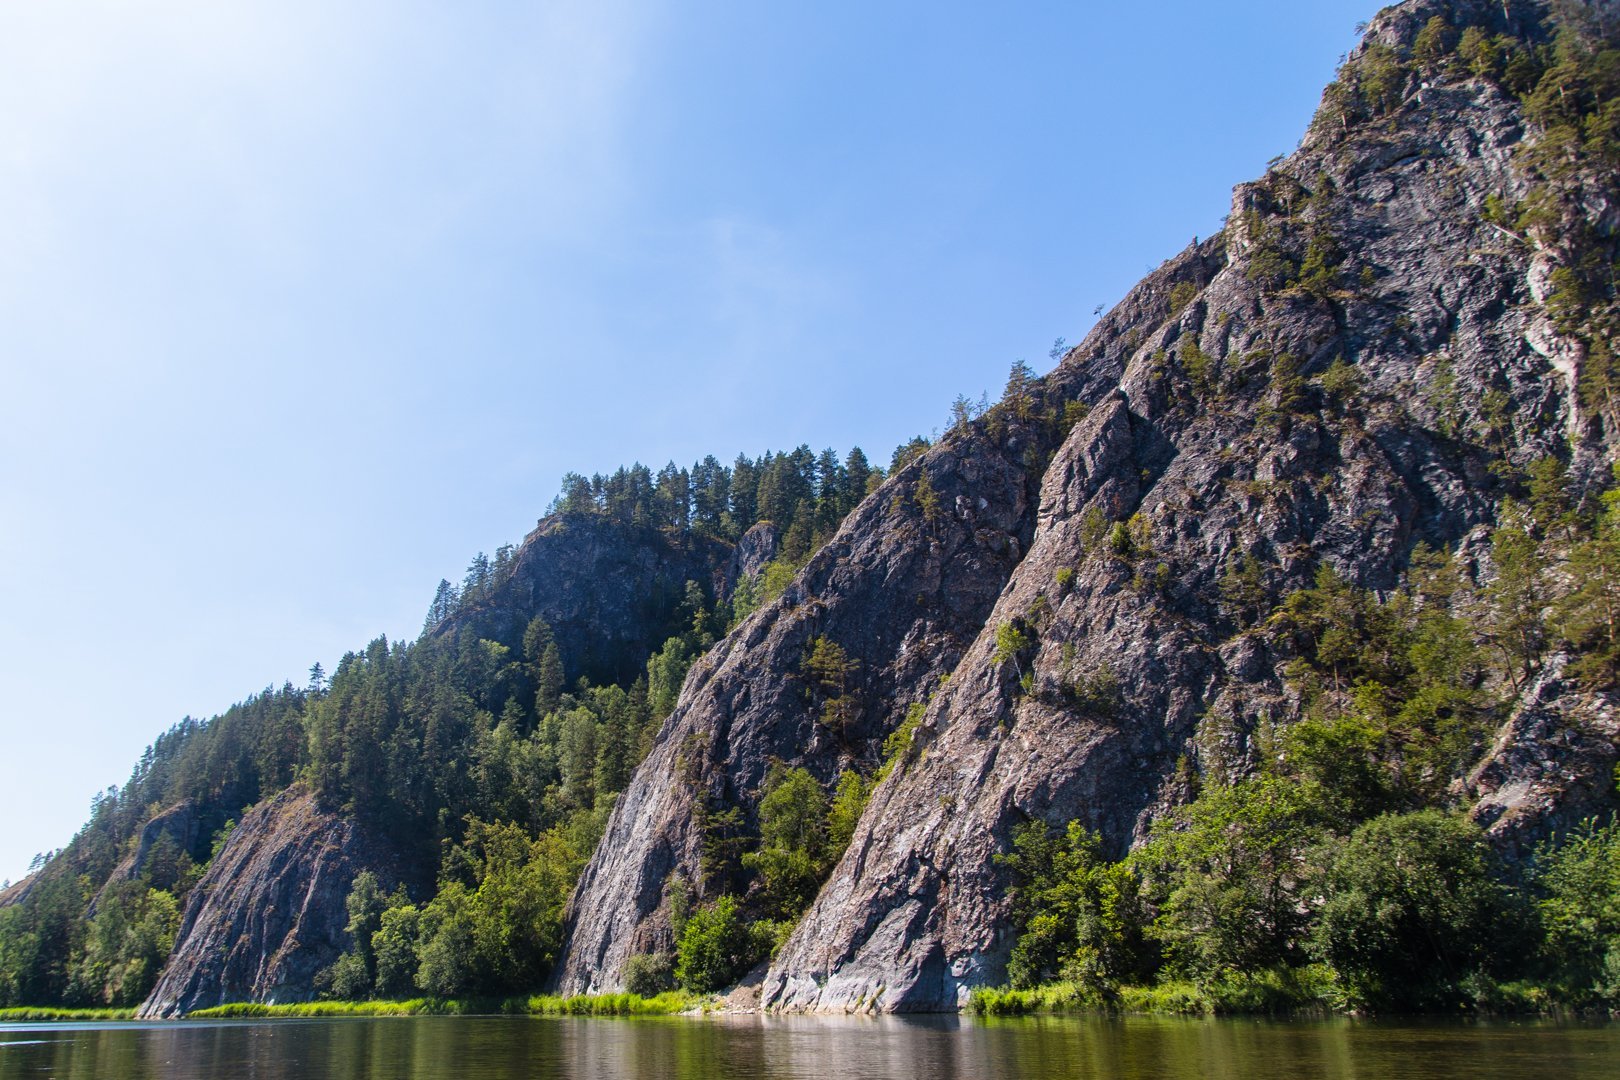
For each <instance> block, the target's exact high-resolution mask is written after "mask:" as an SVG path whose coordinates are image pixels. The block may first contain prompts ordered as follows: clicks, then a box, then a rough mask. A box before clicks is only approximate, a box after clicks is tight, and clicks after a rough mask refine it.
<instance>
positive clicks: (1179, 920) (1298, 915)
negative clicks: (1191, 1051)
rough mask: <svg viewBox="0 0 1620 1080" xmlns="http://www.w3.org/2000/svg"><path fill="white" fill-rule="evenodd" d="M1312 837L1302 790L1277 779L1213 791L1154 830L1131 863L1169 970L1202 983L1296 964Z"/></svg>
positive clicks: (1315, 831)
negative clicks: (1302, 877)
mask: <svg viewBox="0 0 1620 1080" xmlns="http://www.w3.org/2000/svg"><path fill="white" fill-rule="evenodd" d="M1318 835H1319V833H1318V826H1317V824H1316V821H1315V815H1314V808H1313V807H1312V806H1311V805H1310V803H1309V801H1308V800H1307V799H1306V797H1305V795H1304V793H1303V792H1302V791H1301V790H1300V788H1299V786H1298V785H1297V784H1293V783H1290V782H1287V781H1284V780H1281V779H1274V778H1263V779H1260V780H1252V781H1245V782H1243V783H1240V784H1237V785H1234V786H1232V787H1214V788H1210V789H1208V790H1206V791H1205V792H1204V794H1202V795H1201V796H1200V797H1199V798H1198V799H1197V800H1195V801H1194V802H1193V803H1191V804H1190V805H1188V806H1185V807H1183V808H1182V809H1181V810H1179V811H1177V812H1176V813H1175V814H1174V815H1172V816H1171V817H1169V818H1167V819H1165V820H1164V821H1162V822H1160V823H1159V824H1157V825H1156V826H1155V827H1154V830H1153V834H1152V836H1151V838H1150V839H1149V841H1148V842H1147V843H1146V844H1144V845H1143V846H1142V847H1141V848H1139V849H1138V850H1137V851H1136V852H1134V853H1133V854H1132V856H1131V862H1132V864H1133V865H1134V867H1135V868H1136V869H1137V870H1138V871H1139V872H1140V873H1141V875H1142V879H1143V882H1144V891H1145V893H1146V895H1148V896H1149V897H1150V898H1151V900H1152V902H1153V904H1154V906H1155V907H1156V908H1157V910H1158V916H1157V918H1155V919H1154V921H1153V923H1152V925H1151V926H1150V927H1148V930H1147V933H1148V935H1149V936H1150V937H1151V938H1152V939H1153V940H1155V941H1157V942H1159V943H1160V944H1161V945H1163V946H1164V949H1165V956H1166V960H1167V962H1168V963H1169V965H1170V967H1171V970H1172V971H1175V972H1179V973H1183V974H1186V975H1188V976H1191V977H1193V978H1194V979H1199V980H1208V979H1212V978H1214V977H1216V976H1219V975H1221V974H1223V973H1226V972H1237V973H1254V972H1257V971H1261V970H1264V969H1267V968H1271V967H1274V966H1276V965H1278V964H1287V963H1294V962H1297V961H1298V960H1300V959H1301V957H1302V952H1301V945H1302V938H1303V935H1304V932H1305V930H1306V927H1307V921H1306V919H1307V916H1306V914H1305V913H1304V912H1303V911H1302V909H1301V905H1300V896H1299V892H1298V865H1299V861H1300V858H1301V856H1302V855H1303V853H1304V852H1305V851H1306V849H1307V848H1309V847H1310V846H1311V845H1312V844H1313V843H1314V842H1315V841H1316V840H1317V838H1318Z"/></svg>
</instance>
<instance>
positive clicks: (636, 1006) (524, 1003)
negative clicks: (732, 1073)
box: [186, 993, 708, 1020]
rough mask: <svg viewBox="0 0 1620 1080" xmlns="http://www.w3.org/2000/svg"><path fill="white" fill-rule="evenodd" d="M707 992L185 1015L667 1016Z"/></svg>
mask: <svg viewBox="0 0 1620 1080" xmlns="http://www.w3.org/2000/svg"><path fill="white" fill-rule="evenodd" d="M707 1002H708V999H707V998H701V997H694V996H692V995H691V994H683V993H667V994H659V995H657V996H656V997H642V996H640V995H639V994H576V995H573V996H571V997H553V996H535V997H511V998H411V999H409V1000H407V1001H306V1002H297V1003H292V1004H287V1005H261V1004H257V1003H254V1002H236V1003H233V1004H230V1005H216V1006H214V1007H212V1008H208V1009H196V1010H194V1011H192V1012H189V1013H187V1014H186V1019H188V1020H232V1019H258V1018H274V1017H306V1018H308V1017H337V1016H479V1015H483V1016H489V1015H504V1016H669V1015H672V1014H675V1013H683V1012H692V1011H694V1010H699V1009H702V1008H704V1007H705V1005H706V1004H707Z"/></svg>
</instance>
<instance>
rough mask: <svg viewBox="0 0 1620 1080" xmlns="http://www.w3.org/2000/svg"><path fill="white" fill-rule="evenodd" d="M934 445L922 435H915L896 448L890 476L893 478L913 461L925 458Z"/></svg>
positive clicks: (891, 462)
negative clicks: (925, 454)
mask: <svg viewBox="0 0 1620 1080" xmlns="http://www.w3.org/2000/svg"><path fill="white" fill-rule="evenodd" d="M932 445H934V444H933V443H931V442H929V441H928V440H927V439H925V438H923V437H922V436H921V435H914V436H912V437H911V438H910V439H908V440H907V441H906V442H903V443H901V444H900V445H899V446H897V447H895V448H894V455H893V456H892V457H891V458H890V459H889V475H890V476H893V475H894V474H895V473H898V472H899V471H900V470H901V469H903V468H905V467H906V466H907V465H910V464H911V463H912V462H913V461H915V460H916V459H918V458H920V457H922V456H923V454H924V453H925V452H926V451H927V450H928V448H929V447H930V446H932Z"/></svg>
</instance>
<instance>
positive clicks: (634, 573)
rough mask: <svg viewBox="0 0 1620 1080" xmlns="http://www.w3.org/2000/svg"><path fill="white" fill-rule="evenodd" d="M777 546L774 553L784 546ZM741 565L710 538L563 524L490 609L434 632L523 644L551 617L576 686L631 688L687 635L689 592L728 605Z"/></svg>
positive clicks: (558, 522) (588, 519)
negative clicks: (663, 649) (670, 643)
mask: <svg viewBox="0 0 1620 1080" xmlns="http://www.w3.org/2000/svg"><path fill="white" fill-rule="evenodd" d="M750 535H752V534H750ZM756 546H762V545H761V544H759V543H756ZM769 546H770V549H771V550H772V551H773V552H774V550H775V544H774V539H772V541H771V542H770V545H769ZM767 558H769V556H767ZM735 563H736V560H735V559H734V557H733V548H732V545H730V544H727V543H724V542H723V541H720V540H715V539H713V538H710V537H705V536H700V535H697V534H687V535H685V536H681V535H677V534H675V533H673V532H666V531H664V530H661V529H654V528H649V527H643V526H635V525H626V524H623V523H621V522H618V521H614V520H611V519H609V518H607V517H603V516H600V515H596V514H553V515H551V516H550V517H547V518H545V519H544V520H542V521H541V522H540V524H539V526H538V527H537V528H536V529H535V530H534V531H533V532H532V533H530V534H529V535H528V536H527V537H526V538H525V539H524V541H523V544H522V546H521V547H520V548H519V549H518V551H517V554H516V556H515V558H514V562H513V567H512V571H511V573H510V574H509V575H508V576H507V577H506V578H505V579H504V580H503V581H501V582H500V583H499V584H498V585H497V586H496V587H495V589H494V590H493V592H492V594H491V595H490V597H489V598H488V599H486V600H483V601H481V602H479V603H477V604H475V605H472V606H471V607H470V608H469V609H467V610H464V611H461V612H458V613H457V614H456V615H455V616H454V617H452V618H451V619H448V620H446V621H445V622H444V623H442V624H440V625H439V626H438V627H436V628H435V630H434V632H436V633H445V632H449V631H451V630H454V629H459V628H461V627H466V626H470V627H472V628H474V629H475V630H476V631H477V633H478V634H479V636H481V637H485V638H489V639H491V640H495V641H511V642H516V641H521V640H522V638H523V631H524V628H525V627H527V626H528V624H529V621H530V620H531V619H533V618H534V617H535V616H541V617H543V618H544V619H545V620H546V621H547V622H548V623H550V624H551V628H552V631H553V633H554V634H555V636H556V640H557V650H558V653H559V654H560V655H561V657H562V662H563V668H564V671H565V673H566V674H567V678H568V681H569V682H570V683H572V682H573V681H574V680H575V679H577V678H579V677H580V676H581V675H583V676H585V677H586V678H588V679H590V680H591V681H592V682H593V683H597V684H605V683H614V682H625V683H627V682H629V681H630V680H632V679H633V678H634V677H635V676H636V675H637V674H638V673H640V672H641V671H642V669H643V668H644V667H645V666H646V663H647V657H649V656H650V655H652V653H653V652H654V650H656V649H658V648H659V647H660V646H662V645H663V644H664V641H665V640H666V639H667V638H668V637H669V636H670V635H671V634H673V633H676V632H678V631H679V630H680V629H683V627H681V626H679V625H677V624H678V623H679V621H680V620H679V615H678V612H679V609H680V604H681V601H682V599H683V598H684V596H685V591H686V583H687V582H688V581H696V582H698V583H699V584H701V585H703V586H704V587H705V589H706V590H707V591H708V592H709V593H710V595H712V596H717V597H728V596H730V595H731V590H732V588H733V586H734V585H735V583H736V576H735V575H736V570H735V569H734V567H735Z"/></svg>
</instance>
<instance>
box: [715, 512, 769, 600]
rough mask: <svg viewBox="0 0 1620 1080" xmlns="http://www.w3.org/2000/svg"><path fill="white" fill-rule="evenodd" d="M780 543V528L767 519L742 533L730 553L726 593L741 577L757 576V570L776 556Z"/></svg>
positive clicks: (763, 567) (761, 568)
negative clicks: (735, 547)
mask: <svg viewBox="0 0 1620 1080" xmlns="http://www.w3.org/2000/svg"><path fill="white" fill-rule="evenodd" d="M780 544H781V535H780V530H779V529H777V527H776V526H775V524H773V523H772V522H769V521H761V522H760V523H758V524H757V525H755V526H754V527H753V528H751V529H749V530H748V531H747V532H745V533H743V534H742V538H741V539H740V540H738V541H737V549H736V551H734V552H732V555H731V567H730V570H729V573H728V574H727V579H728V580H727V581H726V586H727V588H726V592H727V594H729V593H730V591H731V589H732V588H735V587H736V583H737V582H739V581H741V580H742V579H743V578H745V577H756V576H758V574H759V572H760V571H761V570H763V569H765V564H766V563H768V562H770V561H771V560H772V559H774V558H776V549H777V547H778V546H779V545H780Z"/></svg>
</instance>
